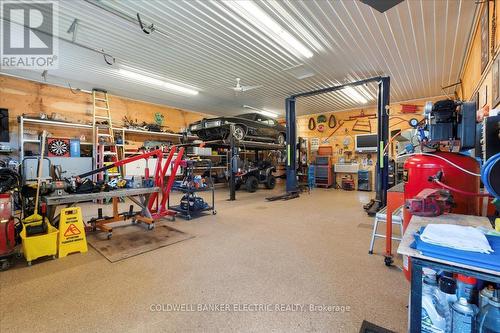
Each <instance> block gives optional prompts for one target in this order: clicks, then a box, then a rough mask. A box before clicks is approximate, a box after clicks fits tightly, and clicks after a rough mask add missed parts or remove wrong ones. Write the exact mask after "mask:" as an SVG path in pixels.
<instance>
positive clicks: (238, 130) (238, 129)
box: [233, 125, 246, 141]
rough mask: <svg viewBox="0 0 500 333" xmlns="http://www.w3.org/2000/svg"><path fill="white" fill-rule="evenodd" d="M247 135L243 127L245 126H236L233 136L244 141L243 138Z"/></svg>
mask: <svg viewBox="0 0 500 333" xmlns="http://www.w3.org/2000/svg"><path fill="white" fill-rule="evenodd" d="M245 135H246V131H245V129H244V128H243V126H240V125H236V126H234V132H233V136H234V138H235V139H236V140H238V141H243V139H245Z"/></svg>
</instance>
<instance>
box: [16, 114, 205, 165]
mask: <svg viewBox="0 0 500 333" xmlns="http://www.w3.org/2000/svg"><path fill="white" fill-rule="evenodd" d="M17 120H18V123H19V157H20V160H23V159H24V145H25V144H27V143H33V144H39V143H40V139H33V138H26V136H25V134H24V130H25V128H26V127H27V126H28V125H30V124H32V125H43V126H53V127H64V128H79V129H88V130H92V125H88V124H80V123H73V122H66V121H55V120H46V119H37V118H29V117H24V116H19V117H18V119H17ZM112 129H113V131H117V132H120V133H121V135H122V140H123V141H122V142H123V144H118V145H117V146H119V147H123V148H125V146H126V145H125V137H126V133H129V134H137V135H147V136H157V137H164V138H171V139H177V140H178V141H179V142H180V139H181V138H182V134H176V133H165V132H152V131H144V130H139V129H133V128H124V127H112ZM89 137H90V138H91V139H92V140H91V141H88V142H80V145H89V146H93V145H94V143H93V138H92V136H91V135H90V136H89ZM188 139H190V140H194V139H197V137H194V136H188Z"/></svg>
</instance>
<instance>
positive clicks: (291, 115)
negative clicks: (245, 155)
mask: <svg viewBox="0 0 500 333" xmlns="http://www.w3.org/2000/svg"><path fill="white" fill-rule="evenodd" d="M285 111H286V193H288V194H292V193H296V192H298V190H299V189H298V186H297V165H296V164H297V161H296V160H297V149H296V145H297V121H296V118H295V97H289V98H287V99H286V100H285Z"/></svg>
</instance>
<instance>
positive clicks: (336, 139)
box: [297, 96, 446, 161]
mask: <svg viewBox="0 0 500 333" xmlns="http://www.w3.org/2000/svg"><path fill="white" fill-rule="evenodd" d="M445 98H446V96H439V97H433V98H423V99H418V100H413V101H408V102H404V103H402V104H409V105H416V106H417V107H418V110H417V112H416V113H403V112H401V108H402V106H401V105H402V104H400V103H394V104H391V106H390V109H389V114H390V117H391V119H390V122H389V126H390V128H389V129H390V131H393V130H396V129H397V130H405V129H409V128H410V126H409V124H408V120H410V119H411V118H417V119H418V120H421V119H423V116H422V114H423V110H424V105H425V102H427V101H438V100H441V99H445ZM361 112H363V113H364V114H365V115H370V114H375V115H376V114H377V109H376V108H375V107H370V108H366V109H355V110H348V111H334V112H329V113H322V114H323V115H325V116H326V118H327V120H328V118H329V117H330V115H332V114H333V115H335V118H336V119H337V126H336V127H335V128H333V129H331V128H329V127H328V124H327V123H325V124H324V125H325V128H326V129H325V131H324V132H319V131H318V129H315V130H312V131H311V130H309V128H308V123H309V119H310V118H311V117H313V118H315V119H317V117H318V116H319V114H316V115H307V116H299V117H297V133H298V135H299V136H301V137H304V138H320V142H321V145H322V146H324V145H326V146H332V147H333V148H334V151H336V150H337V148H338V146H341V147H343V142H344V139H345V138H349V139H350V141H351V143H350V144H349V145H348V150H354V136H355V135H357V134H367V133H365V132H360V131H355V130H353V127H354V124H355V122H356V121H355V120H350V119H349V117H351V116H359V115H360V114H361ZM340 120H343V121H344V125H342V127H340V124H339V123H340V122H339V121H340ZM369 121H370V124H371V133H377V119H369ZM316 127H317V125H316ZM333 131H336V132H335V134H334V135H333V136H331V137H330V139H328V142H324V140H326V139H327V138H328V137H329V136H330V135H331V134H332V132H333ZM372 155H373V154H372ZM338 157H339V156H338V155H334V161H336V160H337V159H338ZM353 157H354V158H357V157H359V156H356V155H354V156H353ZM361 157H363V156H361Z"/></svg>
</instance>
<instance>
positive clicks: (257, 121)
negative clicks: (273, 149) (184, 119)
mask: <svg viewBox="0 0 500 333" xmlns="http://www.w3.org/2000/svg"><path fill="white" fill-rule="evenodd" d="M231 124H234V137H235V138H236V140H239V141H242V140H254V141H266V142H274V143H278V144H281V145H284V144H285V133H286V129H285V127H284V126H282V125H280V124H279V123H278V122H277V121H276V120H274V119H272V118H269V117H266V116H264V115H261V114H260V113H247V114H242V115H240V116H234V117H217V118H204V119H202V120H200V121H197V122H195V123H192V124H190V125H189V131H190V132H191V133H192V134H194V135H197V136H198V137H199V138H200V139H202V140H203V141H210V140H220V139H226V138H227V137H228V135H229V127H230V125H231Z"/></svg>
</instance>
